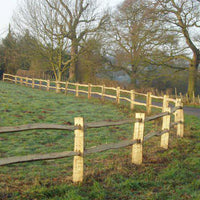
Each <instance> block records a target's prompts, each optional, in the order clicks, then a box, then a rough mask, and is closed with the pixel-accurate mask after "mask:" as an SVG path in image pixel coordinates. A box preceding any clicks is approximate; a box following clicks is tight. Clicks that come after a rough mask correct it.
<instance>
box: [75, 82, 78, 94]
mask: <svg viewBox="0 0 200 200" xmlns="http://www.w3.org/2000/svg"><path fill="white" fill-rule="evenodd" d="M75 87H76V97H78V83H76V85H75Z"/></svg>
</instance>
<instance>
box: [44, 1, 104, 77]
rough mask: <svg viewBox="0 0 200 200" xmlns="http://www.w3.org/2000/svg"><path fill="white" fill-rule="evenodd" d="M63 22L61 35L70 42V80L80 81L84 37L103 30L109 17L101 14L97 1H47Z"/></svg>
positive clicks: (61, 23) (60, 25) (61, 22)
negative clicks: (79, 61) (81, 48)
mask: <svg viewBox="0 0 200 200" xmlns="http://www.w3.org/2000/svg"><path fill="white" fill-rule="evenodd" d="M45 2H46V3H47V4H48V6H49V7H50V8H51V9H52V10H54V11H55V12H56V13H57V14H58V16H59V19H60V20H61V21H60V23H58V25H59V27H60V31H61V34H62V35H63V36H64V38H67V39H69V40H70V45H71V47H70V48H71V50H70V51H71V58H72V62H71V64H70V73H69V79H70V80H79V74H78V54H79V46H80V43H81V41H82V40H83V38H84V37H86V36H87V35H89V34H93V33H95V32H96V31H98V30H99V29H101V28H102V27H103V26H104V24H105V22H106V21H107V15H103V16H102V13H100V11H99V8H98V6H97V0H45Z"/></svg>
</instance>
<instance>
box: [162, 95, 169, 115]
mask: <svg viewBox="0 0 200 200" xmlns="http://www.w3.org/2000/svg"><path fill="white" fill-rule="evenodd" d="M168 107H169V96H168V95H164V97H163V107H162V112H165V110H166V108H168Z"/></svg>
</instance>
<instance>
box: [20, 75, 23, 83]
mask: <svg viewBox="0 0 200 200" xmlns="http://www.w3.org/2000/svg"><path fill="white" fill-rule="evenodd" d="M20 84H21V85H22V84H23V80H22V77H20Z"/></svg>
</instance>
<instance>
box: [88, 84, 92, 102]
mask: <svg viewBox="0 0 200 200" xmlns="http://www.w3.org/2000/svg"><path fill="white" fill-rule="evenodd" d="M91 92H92V86H91V84H90V83H88V99H90V98H91Z"/></svg>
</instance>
